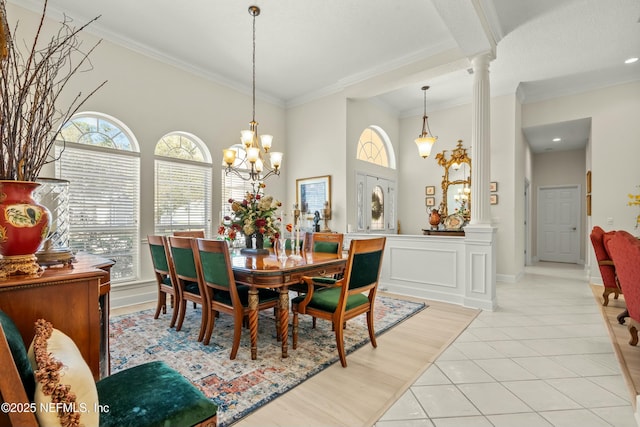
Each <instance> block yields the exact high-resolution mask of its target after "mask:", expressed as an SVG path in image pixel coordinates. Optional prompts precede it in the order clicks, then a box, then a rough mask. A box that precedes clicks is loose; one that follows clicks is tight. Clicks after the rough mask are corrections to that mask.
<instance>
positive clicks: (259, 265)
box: [231, 249, 347, 360]
mask: <svg viewBox="0 0 640 427" xmlns="http://www.w3.org/2000/svg"><path fill="white" fill-rule="evenodd" d="M287 254H289V252H287ZM346 262H347V260H346V258H344V257H343V256H342V254H328V253H322V252H303V253H302V256H301V257H299V258H295V257H292V256H289V257H287V258H286V259H285V258H283V259H279V258H278V257H277V256H276V255H275V253H274V252H273V250H272V249H270V252H269V254H246V253H240V252H239V251H238V252H236V251H233V252H232V253H231V263H232V269H233V275H234V277H235V280H236V283H239V284H243V285H248V286H249V287H250V289H249V309H250V311H249V331H250V332H249V333H250V336H251V359H252V360H255V359H256V358H257V357H258V290H259V289H260V288H267V289H275V290H277V291H278V292H279V295H280V297H279V302H278V314H279V319H278V328H279V334H278V335H279V336H280V339H281V342H282V357H283V358H286V357H288V345H289V344H288V343H289V340H288V336H289V286H290V285H294V284H298V283H300V282H301V281H302V277H303V276H333V275H334V274H339V273H342V272H343V271H344V268H345V265H346Z"/></svg>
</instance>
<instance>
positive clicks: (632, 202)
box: [627, 185, 640, 228]
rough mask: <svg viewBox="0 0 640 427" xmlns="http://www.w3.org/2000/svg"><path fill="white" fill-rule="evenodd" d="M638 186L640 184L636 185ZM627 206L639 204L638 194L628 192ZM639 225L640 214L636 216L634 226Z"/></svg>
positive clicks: (639, 197)
mask: <svg viewBox="0 0 640 427" xmlns="http://www.w3.org/2000/svg"><path fill="white" fill-rule="evenodd" d="M638 187H640V185H639V186H638ZM627 205H629V206H640V194H629V203H627ZM638 226H640V214H638V216H636V228H638Z"/></svg>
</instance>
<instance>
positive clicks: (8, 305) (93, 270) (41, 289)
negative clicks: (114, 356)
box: [0, 254, 114, 380]
mask: <svg viewBox="0 0 640 427" xmlns="http://www.w3.org/2000/svg"><path fill="white" fill-rule="evenodd" d="M113 264H114V261H112V260H109V259H106V258H102V257H99V256H94V255H85V254H79V255H77V256H76V262H74V263H73V264H72V265H71V266H64V267H49V268H47V269H46V270H45V271H44V272H43V273H42V274H41V275H40V276H38V277H28V276H11V277H9V278H7V279H5V280H0V310H2V311H4V312H5V313H7V314H8V315H9V316H11V318H12V319H13V321H14V322H15V323H16V325H17V327H18V329H19V330H20V333H21V334H22V338H23V339H24V342H25V345H26V346H27V347H29V345H30V344H31V340H32V339H33V335H34V332H33V329H34V328H33V327H34V322H35V321H36V320H37V319H40V318H43V319H46V320H48V321H49V322H51V323H52V324H53V327H54V328H56V329H59V330H60V331H62V332H64V333H65V334H67V335H68V336H69V337H71V339H73V341H74V342H75V343H76V345H77V346H78V349H79V350H80V352H81V353H82V356H83V357H84V359H85V361H86V362H87V364H88V365H89V367H90V368H91V372H92V373H93V376H94V378H95V379H96V380H98V379H100V378H101V377H104V376H107V375H109V292H110V290H111V284H110V270H111V267H112V266H113Z"/></svg>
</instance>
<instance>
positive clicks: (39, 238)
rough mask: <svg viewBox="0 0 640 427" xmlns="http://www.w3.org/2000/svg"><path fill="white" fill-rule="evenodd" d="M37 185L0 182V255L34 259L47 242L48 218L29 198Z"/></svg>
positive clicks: (9, 258) (32, 183) (44, 209)
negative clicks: (43, 243)
mask: <svg viewBox="0 0 640 427" xmlns="http://www.w3.org/2000/svg"><path fill="white" fill-rule="evenodd" d="M39 185H40V184H39V183H37V182H30V181H0V255H2V256H3V257H4V258H5V260H4V261H5V262H6V261H10V260H11V257H19V258H22V257H24V256H28V257H31V258H35V257H34V256H33V254H35V253H36V252H37V251H38V249H39V248H40V246H41V245H42V242H44V241H45V239H46V238H47V234H48V233H49V227H50V221H51V218H50V214H49V211H48V210H47V208H45V207H44V206H42V205H40V204H38V203H37V202H36V201H35V200H34V199H33V197H32V194H31V193H32V192H33V190H35V189H36V187H38V186H39Z"/></svg>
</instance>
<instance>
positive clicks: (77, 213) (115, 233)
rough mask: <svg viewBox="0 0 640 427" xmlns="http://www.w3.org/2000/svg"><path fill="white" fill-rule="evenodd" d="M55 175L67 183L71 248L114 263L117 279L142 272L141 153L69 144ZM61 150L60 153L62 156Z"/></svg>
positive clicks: (57, 151)
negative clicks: (140, 240) (140, 237)
mask: <svg viewBox="0 0 640 427" xmlns="http://www.w3.org/2000/svg"><path fill="white" fill-rule="evenodd" d="M62 149H63V148H62V146H61V145H58V146H56V156H58V157H59V158H60V160H59V161H57V162H56V176H58V177H60V178H63V179H66V180H68V181H69V214H70V215H69V216H70V223H69V230H70V233H69V246H70V248H71V249H72V250H74V251H78V252H88V253H91V254H95V255H101V256H105V257H108V258H111V259H113V260H115V261H116V264H115V265H114V266H113V268H112V270H111V279H112V281H114V282H118V281H129V280H135V279H136V278H137V276H138V240H139V237H138V236H139V224H138V217H139V211H138V206H139V205H140V201H139V197H140V159H139V156H138V154H137V153H131V152H125V151H118V150H113V149H97V148H95V147H92V146H87V145H82V144H72V143H69V142H67V143H66V147H65V148H64V152H62ZM61 152H62V154H60V153H61Z"/></svg>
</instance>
